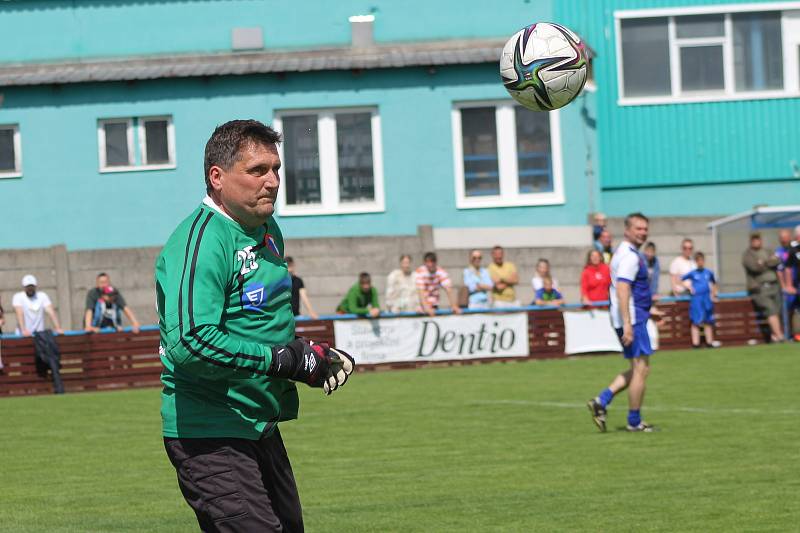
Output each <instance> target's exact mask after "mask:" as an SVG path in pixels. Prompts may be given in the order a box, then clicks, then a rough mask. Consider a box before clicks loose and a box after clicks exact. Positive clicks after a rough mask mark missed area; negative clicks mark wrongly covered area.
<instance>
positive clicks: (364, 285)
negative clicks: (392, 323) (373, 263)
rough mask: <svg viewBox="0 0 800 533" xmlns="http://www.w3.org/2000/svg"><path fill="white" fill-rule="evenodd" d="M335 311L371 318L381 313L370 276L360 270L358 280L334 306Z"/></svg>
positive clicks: (376, 290) (376, 291) (376, 293)
mask: <svg viewBox="0 0 800 533" xmlns="http://www.w3.org/2000/svg"><path fill="white" fill-rule="evenodd" d="M336 312H337V313H345V314H350V315H362V316H367V315H369V316H370V317H372V318H375V317H377V316H378V315H380V314H381V306H380V303H379V302H378V289H376V288H375V287H373V286H372V278H371V277H370V275H369V274H368V273H366V272H362V273H361V274H359V275H358V282H357V283H355V284H354V285H353V286H352V287H350V290H349V291H347V294H346V295H345V297H344V300H342V302H341V303H340V304H339V306H338V307H337V308H336Z"/></svg>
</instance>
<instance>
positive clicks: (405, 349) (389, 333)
mask: <svg viewBox="0 0 800 533" xmlns="http://www.w3.org/2000/svg"><path fill="white" fill-rule="evenodd" d="M333 326H334V334H335V336H336V345H337V347H339V348H342V349H343V350H345V351H347V352H350V353H352V354H357V355H358V356H359V357H358V361H357V362H358V363H362V364H377V363H396V362H413V361H430V360H456V359H478V358H485V357H525V356H527V355H528V352H529V345H528V314H527V313H509V314H468V315H461V316H437V317H427V316H426V317H408V318H380V319H376V320H366V319H364V320H338V321H336V322H334V325H333Z"/></svg>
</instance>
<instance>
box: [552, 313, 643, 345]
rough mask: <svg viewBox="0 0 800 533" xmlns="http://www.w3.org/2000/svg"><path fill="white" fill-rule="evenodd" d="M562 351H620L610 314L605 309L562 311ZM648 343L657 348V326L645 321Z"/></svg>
mask: <svg viewBox="0 0 800 533" xmlns="http://www.w3.org/2000/svg"><path fill="white" fill-rule="evenodd" d="M562 314H563V316H564V333H565V337H566V338H565V339H564V353H566V354H567V355H572V354H576V353H589V352H621V351H622V344H620V342H619V338H618V337H617V332H616V331H614V328H613V327H612V326H611V316H610V315H609V313H608V311H607V310H605V309H597V310H590V311H564V312H563V313H562ZM647 333H648V334H649V335H650V345H651V346H652V347H653V349H654V350H657V349H658V328H657V327H656V325H655V324H654V323H653V321H652V320H648V321H647Z"/></svg>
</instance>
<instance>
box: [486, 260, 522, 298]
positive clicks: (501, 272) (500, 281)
mask: <svg viewBox="0 0 800 533" xmlns="http://www.w3.org/2000/svg"><path fill="white" fill-rule="evenodd" d="M488 270H489V275H490V276H491V277H492V283H493V284H494V287H492V306H494V307H519V306H520V304H519V300H517V293H516V291H515V290H514V285H516V284H517V283H519V274H517V267H516V266H515V265H514V263H512V262H511V261H506V260H505V251H504V250H503V247H502V246H495V247H494V248H492V263H491V264H490V265H489V269H488Z"/></svg>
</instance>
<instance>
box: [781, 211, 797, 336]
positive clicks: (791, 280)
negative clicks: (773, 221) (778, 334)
mask: <svg viewBox="0 0 800 533" xmlns="http://www.w3.org/2000/svg"><path fill="white" fill-rule="evenodd" d="M789 245H790V247H789V250H788V253H787V254H786V261H785V262H784V271H783V279H784V292H785V294H786V304H787V305H786V329H787V330H789V329H790V328H791V325H792V322H793V320H794V319H795V317H796V313H795V311H800V294H798V289H800V225H798V226H797V227H795V228H794V241H792V242H790V243H789ZM791 329H792V331H793V332H794V340H796V341H800V328H797V327H795V328H791Z"/></svg>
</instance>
